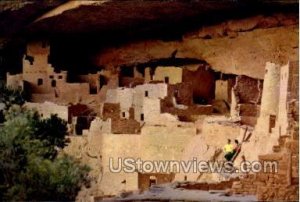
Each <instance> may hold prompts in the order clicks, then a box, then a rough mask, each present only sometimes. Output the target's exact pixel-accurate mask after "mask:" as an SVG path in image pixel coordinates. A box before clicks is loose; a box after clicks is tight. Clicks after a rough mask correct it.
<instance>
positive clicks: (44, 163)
mask: <svg viewBox="0 0 300 202" xmlns="http://www.w3.org/2000/svg"><path fill="white" fill-rule="evenodd" d="M88 171H89V168H88V167H86V166H82V165H80V164H79V163H78V162H76V161H75V160H74V159H72V158H71V157H68V156H62V157H59V158H56V159H55V160H54V161H51V160H48V159H43V158H32V159H31V160H30V161H29V163H28V166H27V168H26V170H25V171H23V172H22V173H21V174H20V175H19V176H18V179H17V180H18V181H19V182H20V184H25V185H26V187H25V186H20V185H18V186H14V187H12V188H11V189H10V190H8V193H7V195H8V198H10V199H12V200H18V201H19V200H24V199H27V200H28V199H30V200H32V199H34V200H45V199H46V200H51V201H58V200H60V201H61V200H63V201H70V200H74V199H75V197H76V195H77V192H78V191H79V188H80V187H81V186H82V185H84V183H85V182H86V181H85V180H84V179H85V178H86V177H87V173H88Z"/></svg>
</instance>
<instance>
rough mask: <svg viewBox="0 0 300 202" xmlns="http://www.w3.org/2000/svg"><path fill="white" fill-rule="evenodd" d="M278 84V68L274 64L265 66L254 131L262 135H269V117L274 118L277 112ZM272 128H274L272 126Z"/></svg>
mask: <svg viewBox="0 0 300 202" xmlns="http://www.w3.org/2000/svg"><path fill="white" fill-rule="evenodd" d="M279 83H280V66H279V65H276V64H274V63H269V62H268V63H267V64H266V74H265V79H264V84H263V92H262V99H261V108H260V116H259V118H258V121H257V125H256V127H255V129H256V131H259V132H260V133H263V134H268V133H270V128H272V126H271V125H270V123H271V121H270V119H271V116H276V115H277V112H278V100H279ZM273 127H274V126H273Z"/></svg>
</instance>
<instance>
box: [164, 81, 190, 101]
mask: <svg viewBox="0 0 300 202" xmlns="http://www.w3.org/2000/svg"><path fill="white" fill-rule="evenodd" d="M173 96H174V97H175V99H176V102H177V104H182V105H191V104H192V103H193V89H192V84H191V83H190V82H185V83H179V84H175V85H168V98H169V101H170V102H172V100H171V98H172V97H173Z"/></svg>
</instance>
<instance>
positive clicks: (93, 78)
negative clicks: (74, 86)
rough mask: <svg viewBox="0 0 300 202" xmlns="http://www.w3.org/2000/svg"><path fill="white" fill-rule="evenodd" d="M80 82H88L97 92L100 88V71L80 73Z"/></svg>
mask: <svg viewBox="0 0 300 202" xmlns="http://www.w3.org/2000/svg"><path fill="white" fill-rule="evenodd" d="M78 78H79V82H80V83H88V84H89V85H90V88H92V89H95V90H96V93H97V92H98V91H99V90H100V72H97V73H96V74H91V73H89V74H87V75H78Z"/></svg>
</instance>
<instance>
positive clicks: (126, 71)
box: [121, 67, 134, 77]
mask: <svg viewBox="0 0 300 202" xmlns="http://www.w3.org/2000/svg"><path fill="white" fill-rule="evenodd" d="M121 76H122V77H134V68H133V67H123V68H121Z"/></svg>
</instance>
